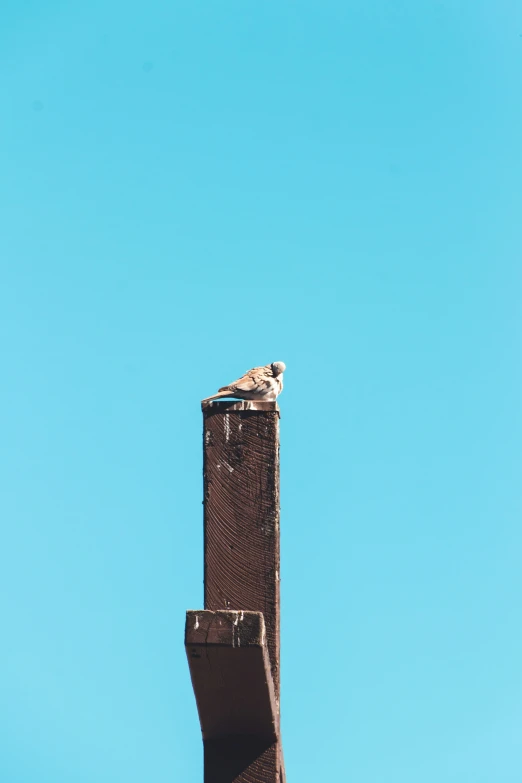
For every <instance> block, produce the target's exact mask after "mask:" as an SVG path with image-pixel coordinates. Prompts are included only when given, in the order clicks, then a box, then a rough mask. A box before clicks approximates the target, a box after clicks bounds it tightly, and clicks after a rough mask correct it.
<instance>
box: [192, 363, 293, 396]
mask: <svg viewBox="0 0 522 783" xmlns="http://www.w3.org/2000/svg"><path fill="white" fill-rule="evenodd" d="M285 370H286V365H285V363H284V362H272V364H266V365H265V366H264V367H254V368H253V370H249V371H248V372H246V373H245V374H244V375H243V377H242V378H239V379H238V380H237V381H234V382H233V383H229V385H228V386H222V387H221V389H220V390H219V391H218V393H217V394H213V395H212V396H211V397H205V399H204V400H201V402H210V400H219V399H220V398H221V397H237V398H239V399H240V400H266V401H267V402H269V401H270V402H272V401H273V400H275V399H276V397H277V395H278V394H281V392H282V391H283V373H284V371H285Z"/></svg>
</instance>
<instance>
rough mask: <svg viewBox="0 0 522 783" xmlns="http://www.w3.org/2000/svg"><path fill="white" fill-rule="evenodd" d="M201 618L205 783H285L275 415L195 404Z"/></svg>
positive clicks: (198, 651) (196, 666) (233, 405)
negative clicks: (198, 416) (200, 464)
mask: <svg viewBox="0 0 522 783" xmlns="http://www.w3.org/2000/svg"><path fill="white" fill-rule="evenodd" d="M202 407H203V423H204V438H203V452H204V468H203V472H204V525H205V609H204V610H201V611H190V612H187V619H186V627H185V646H186V650H187V656H188V661H189V667H190V673H191V677H192V684H193V687H194V693H195V696H196V702H197V706H198V712H199V718H200V723H201V730H202V734H203V744H204V758H205V783H232V781H234V783H284V780H285V775H284V765H283V760H282V749H281V737H280V723H279V408H278V405H277V403H276V402H247V401H239V402H222V401H218V402H215V401H214V402H210V403H203V405H202Z"/></svg>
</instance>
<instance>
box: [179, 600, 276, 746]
mask: <svg viewBox="0 0 522 783" xmlns="http://www.w3.org/2000/svg"><path fill="white" fill-rule="evenodd" d="M185 647H186V651H187V658H188V662H189V668H190V674H191V677H192V685H193V687H194V694H195V696H196V702H197V706H198V712H199V720H200V723H201V731H202V734H203V739H204V740H212V739H218V738H222V737H229V736H231V735H241V734H242V735H250V736H254V737H257V738H258V739H260V740H266V741H267V743H269V744H270V743H272V742H274V741H275V740H276V739H277V718H278V714H277V704H276V700H275V693H274V685H273V682H272V675H271V672H270V663H269V660H268V653H267V649H266V645H265V624H264V621H263V615H262V614H261V613H260V612H243V611H241V612H229V611H226V612H208V611H201V610H200V611H190V612H187V620H186V626H185Z"/></svg>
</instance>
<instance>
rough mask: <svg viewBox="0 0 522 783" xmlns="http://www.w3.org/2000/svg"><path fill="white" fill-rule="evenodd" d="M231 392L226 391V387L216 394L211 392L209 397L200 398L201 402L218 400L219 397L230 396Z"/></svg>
mask: <svg viewBox="0 0 522 783" xmlns="http://www.w3.org/2000/svg"><path fill="white" fill-rule="evenodd" d="M232 396H233V394H232V392H231V391H227V390H226V389H225V390H224V391H219V392H218V393H217V394H212V395H211V396H210V397H205V399H204V400H201V402H211V401H212V400H219V399H221V397H232Z"/></svg>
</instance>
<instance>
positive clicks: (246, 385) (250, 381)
mask: <svg viewBox="0 0 522 783" xmlns="http://www.w3.org/2000/svg"><path fill="white" fill-rule="evenodd" d="M271 377H272V370H271V367H270V365H269V364H267V365H266V366H265V367H254V368H253V369H252V370H249V371H248V372H246V373H245V374H244V375H243V376H242V377H241V378H238V380H237V381H234V382H233V383H230V384H229V385H228V386H222V387H221V389H220V390H219V391H242V392H257V391H264V390H265V389H266V387H267V385H268V379H269V378H271Z"/></svg>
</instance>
